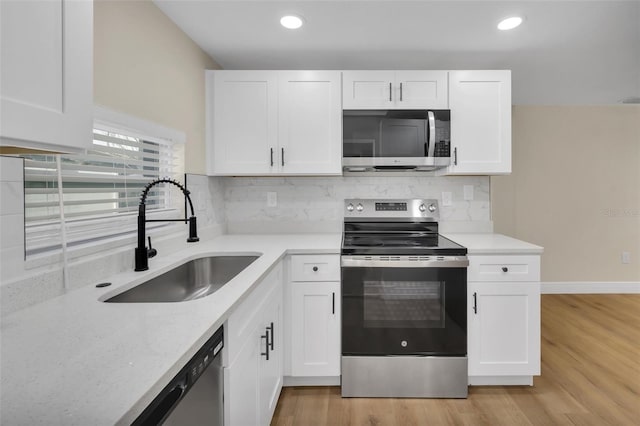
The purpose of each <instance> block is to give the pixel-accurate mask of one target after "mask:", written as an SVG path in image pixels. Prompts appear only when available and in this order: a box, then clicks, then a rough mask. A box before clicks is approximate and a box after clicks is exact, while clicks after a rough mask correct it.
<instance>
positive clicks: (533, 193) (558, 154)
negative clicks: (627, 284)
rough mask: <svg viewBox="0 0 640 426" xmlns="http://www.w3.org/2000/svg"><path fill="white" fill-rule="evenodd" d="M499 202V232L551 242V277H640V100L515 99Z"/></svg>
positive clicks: (546, 259) (545, 266)
mask: <svg viewBox="0 0 640 426" xmlns="http://www.w3.org/2000/svg"><path fill="white" fill-rule="evenodd" d="M491 201H492V206H491V211H492V218H493V220H494V224H495V230H496V232H501V233H505V234H508V235H512V236H514V237H516V238H520V239H523V240H526V241H530V242H533V243H536V244H539V245H542V246H544V248H545V252H544V256H543V258H542V280H543V281H640V106H635V105H619V106H515V107H514V108H513V174H511V175H510V176H501V177H492V178H491ZM623 251H629V252H631V264H627V265H623V264H622V262H621V254H622V252H623Z"/></svg>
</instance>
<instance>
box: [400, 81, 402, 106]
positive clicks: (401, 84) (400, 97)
mask: <svg viewBox="0 0 640 426" xmlns="http://www.w3.org/2000/svg"><path fill="white" fill-rule="evenodd" d="M400 102H402V83H400Z"/></svg>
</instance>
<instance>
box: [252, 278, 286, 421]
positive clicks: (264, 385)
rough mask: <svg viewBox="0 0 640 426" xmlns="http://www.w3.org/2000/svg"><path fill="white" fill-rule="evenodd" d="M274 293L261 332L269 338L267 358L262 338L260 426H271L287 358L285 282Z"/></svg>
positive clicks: (263, 316) (264, 315)
mask: <svg viewBox="0 0 640 426" xmlns="http://www.w3.org/2000/svg"><path fill="white" fill-rule="evenodd" d="M273 285H275V288H274V290H273V291H272V292H271V293H270V295H269V296H268V299H267V300H266V302H265V305H264V311H263V313H262V330H263V332H264V335H265V336H267V335H268V336H269V337H268V344H269V349H268V353H269V356H268V359H267V356H266V355H262V353H267V347H266V344H267V339H263V342H262V343H261V345H263V347H262V350H263V352H262V353H261V357H260V379H259V382H260V383H259V386H260V402H259V409H258V412H259V416H260V422H259V424H261V425H265V426H267V425H269V424H270V423H271V417H272V416H273V413H274V411H275V409H276V405H278V398H279V397H280V390H281V389H282V380H283V377H282V369H283V355H284V328H283V326H282V319H283V314H282V283H281V282H280V283H273Z"/></svg>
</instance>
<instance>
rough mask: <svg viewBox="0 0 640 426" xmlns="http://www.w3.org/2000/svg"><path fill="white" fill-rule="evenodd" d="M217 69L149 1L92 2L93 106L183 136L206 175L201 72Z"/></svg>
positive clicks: (194, 168) (189, 160) (193, 165)
mask: <svg viewBox="0 0 640 426" xmlns="http://www.w3.org/2000/svg"><path fill="white" fill-rule="evenodd" d="M217 68H220V67H219V66H218V65H217V64H216V63H215V62H214V61H213V60H212V59H211V58H210V57H209V56H208V55H207V54H205V53H204V52H203V51H202V50H201V49H200V48H199V47H198V46H197V45H196V44H195V43H194V42H193V41H192V40H191V39H190V38H189V37H187V35H186V34H185V33H183V32H182V30H181V29H179V28H178V27H177V26H176V25H175V24H174V23H173V22H172V21H171V20H170V19H169V18H168V17H167V16H166V15H164V13H162V12H161V11H160V9H158V8H157V7H156V6H155V5H154V4H153V3H151V1H150V0H132V1H113V0H96V1H95V2H94V102H95V103H96V104H98V105H102V106H105V107H107V108H110V109H114V110H117V111H120V112H123V113H127V114H131V115H133V116H136V117H140V118H143V119H146V120H150V121H153V122H156V123H158V124H161V125H164V126H167V127H171V128H174V129H178V130H181V131H183V132H185V134H186V136H187V143H186V147H185V171H187V172H189V173H202V174H203V173H205V170H206V169H205V87H204V70H205V69H217Z"/></svg>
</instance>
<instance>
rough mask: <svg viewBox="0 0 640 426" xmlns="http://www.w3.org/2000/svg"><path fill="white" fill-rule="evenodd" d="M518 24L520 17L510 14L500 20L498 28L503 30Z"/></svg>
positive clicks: (510, 28)
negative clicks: (510, 15) (508, 16)
mask: <svg viewBox="0 0 640 426" xmlns="http://www.w3.org/2000/svg"><path fill="white" fill-rule="evenodd" d="M520 24H522V18H521V17H519V16H512V17H510V18H507V19H503V20H502V21H500V23H499V24H498V29H499V30H503V31H504V30H512V29H514V28H515V27H517V26H518V25H520Z"/></svg>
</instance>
